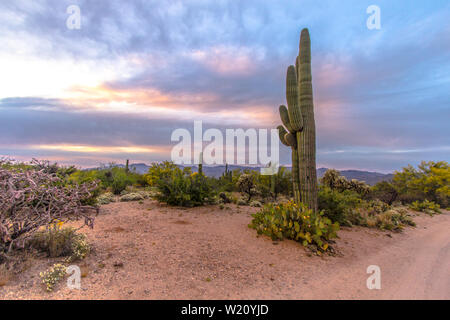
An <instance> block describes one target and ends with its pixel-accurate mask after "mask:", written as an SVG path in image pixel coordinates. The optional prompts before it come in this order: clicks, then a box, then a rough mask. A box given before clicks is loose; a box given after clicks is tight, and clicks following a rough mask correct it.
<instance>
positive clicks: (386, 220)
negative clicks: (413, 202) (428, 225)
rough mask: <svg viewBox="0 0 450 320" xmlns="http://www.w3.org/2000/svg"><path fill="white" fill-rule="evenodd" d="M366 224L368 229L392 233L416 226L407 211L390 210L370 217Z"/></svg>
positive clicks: (367, 218)
mask: <svg viewBox="0 0 450 320" xmlns="http://www.w3.org/2000/svg"><path fill="white" fill-rule="evenodd" d="M366 223H367V226H368V227H375V228H378V229H381V230H391V231H399V230H401V229H403V227H404V226H405V225H409V226H415V225H416V224H415V222H414V221H413V220H412V218H411V217H410V216H409V215H408V214H407V211H406V210H401V209H389V210H387V211H385V212H382V213H379V214H375V215H369V216H367V217H366Z"/></svg>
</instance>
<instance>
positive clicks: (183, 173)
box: [146, 161, 216, 207]
mask: <svg viewBox="0 0 450 320" xmlns="http://www.w3.org/2000/svg"><path fill="white" fill-rule="evenodd" d="M146 178H147V181H148V183H149V185H151V186H156V187H157V189H158V191H159V193H158V194H156V195H155V197H156V199H158V200H159V201H162V202H166V203H167V204H169V205H176V206H183V207H193V206H200V205H203V204H205V203H212V202H213V200H214V197H215V194H216V192H215V191H214V189H213V188H212V186H211V182H210V180H209V178H207V177H205V176H204V175H203V174H200V173H198V172H194V173H191V170H190V168H185V169H184V170H181V169H180V168H179V167H178V166H176V165H175V164H173V163H171V162H168V161H165V162H163V163H160V164H154V165H153V166H152V167H150V169H149V173H148V174H147V175H146Z"/></svg>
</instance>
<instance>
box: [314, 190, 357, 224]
mask: <svg viewBox="0 0 450 320" xmlns="http://www.w3.org/2000/svg"><path fill="white" fill-rule="evenodd" d="M317 200H318V206H319V210H323V211H324V212H325V216H326V217H328V218H330V219H331V221H333V222H338V223H339V224H340V225H343V226H352V225H354V224H356V225H360V224H361V223H362V221H361V217H360V216H359V214H357V213H356V212H355V211H354V210H355V209H356V208H357V207H359V206H360V205H361V202H362V201H361V198H360V197H359V195H358V194H357V193H355V192H352V191H348V190H346V191H342V192H339V191H335V190H332V189H330V188H329V187H326V186H320V188H319V192H318V194H317Z"/></svg>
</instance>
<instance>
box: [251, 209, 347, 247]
mask: <svg viewBox="0 0 450 320" xmlns="http://www.w3.org/2000/svg"><path fill="white" fill-rule="evenodd" d="M252 217H253V220H252V222H251V223H250V224H249V227H250V228H253V229H256V231H257V232H258V234H264V235H267V236H269V237H271V238H272V239H273V240H282V239H284V238H286V239H292V240H295V241H300V242H302V244H303V245H304V246H307V245H310V244H313V245H315V246H317V248H319V249H320V250H324V251H325V250H327V248H328V240H330V239H333V238H335V237H336V236H337V234H336V232H337V231H338V230H339V224H338V223H337V222H335V223H332V222H331V220H330V219H328V218H327V217H325V216H324V213H323V212H322V211H321V212H318V213H314V212H313V211H312V210H310V209H308V208H307V207H306V206H305V205H304V204H300V205H297V204H296V203H294V202H293V201H290V202H288V203H285V204H280V205H274V204H267V205H265V206H264V207H263V208H262V209H261V211H259V212H257V213H255V214H252Z"/></svg>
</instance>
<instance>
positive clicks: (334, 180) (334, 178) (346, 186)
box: [320, 169, 370, 196]
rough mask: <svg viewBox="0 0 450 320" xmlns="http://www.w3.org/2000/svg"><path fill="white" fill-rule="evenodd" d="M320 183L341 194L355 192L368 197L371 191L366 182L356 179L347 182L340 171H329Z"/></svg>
mask: <svg viewBox="0 0 450 320" xmlns="http://www.w3.org/2000/svg"><path fill="white" fill-rule="evenodd" d="M320 183H321V185H323V186H325V187H328V188H330V189H331V190H337V191H339V192H344V191H354V192H356V193H358V194H360V195H363V196H364V195H367V194H368V193H369V191H370V187H369V186H368V185H367V184H366V183H365V182H364V181H359V180H356V179H352V180H347V178H345V177H344V176H341V174H340V173H339V171H337V170H335V169H328V170H327V171H326V172H325V173H324V175H323V177H322V179H320Z"/></svg>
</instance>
